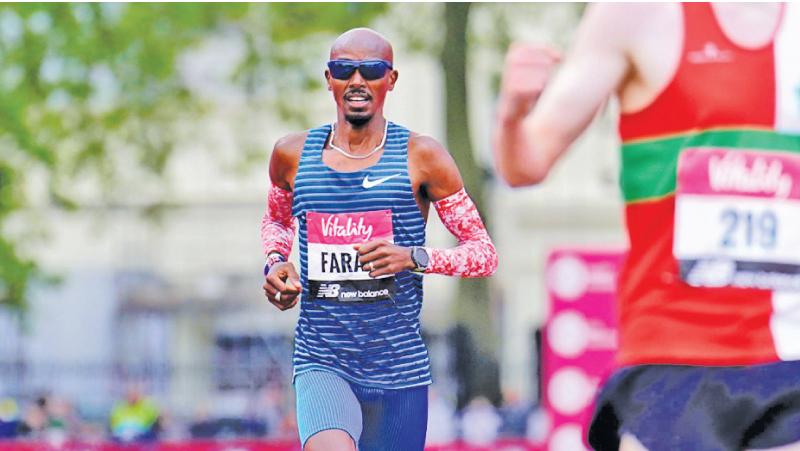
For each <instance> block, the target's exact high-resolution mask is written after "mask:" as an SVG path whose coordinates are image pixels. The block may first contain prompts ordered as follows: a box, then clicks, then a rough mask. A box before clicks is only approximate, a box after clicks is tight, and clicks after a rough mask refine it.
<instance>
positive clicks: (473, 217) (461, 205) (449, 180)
mask: <svg viewBox="0 0 800 451" xmlns="http://www.w3.org/2000/svg"><path fill="white" fill-rule="evenodd" d="M408 158H409V163H408V164H409V171H410V175H411V178H412V184H413V185H414V186H415V187H417V190H418V191H421V192H422V195H423V196H422V197H423V198H424V199H423V201H424V203H425V205H427V204H428V203H429V202H431V201H432V202H433V205H434V208H436V211H437V212H438V213H439V218H440V219H441V220H442V223H443V224H444V225H445V227H447V229H448V230H449V231H450V233H452V234H453V235H454V236H455V237H456V238H457V239H458V242H459V244H458V246H456V247H455V248H452V249H433V248H425V249H426V251H427V252H428V256H429V257H430V262H429V264H428V267H427V269H426V270H425V273H428V274H443V275H451V276H461V277H487V276H490V275H492V274H493V273H494V272H495V270H496V269H497V252H496V251H495V247H494V244H493V243H492V240H491V238H490V237H489V234H488V232H487V231H486V227H484V225H483V221H482V220H481V217H480V215H479V214H478V210H477V208H476V207H475V203H474V202H473V201H472V199H470V197H469V195H468V194H467V192H466V191H465V190H464V182H463V181H462V179H461V174H460V173H459V171H458V167H457V166H456V164H455V162H454V161H453V158H452V157H451V156H450V154H449V153H448V152H447V150H446V149H445V148H444V147H443V146H442V145H441V144H439V143H438V142H437V141H436V140H434V139H432V138H430V137H426V136H419V135H414V136H412V137H411V139H410V140H409V146H408ZM359 259H360V260H361V263H362V265H364V266H367V265H368V264H370V263H372V264H373V265H374V267H375V268H376V269H374V270H373V271H371V272H370V275H371V276H373V277H377V276H381V275H385V274H394V273H396V272H399V271H402V270H408V269H413V268H414V267H415V265H414V263H413V261H412V260H411V256H410V250H409V249H408V248H403V247H400V246H395V245H393V244H390V243H387V242H382V243H381V242H377V241H373V242H369V243H365V244H364V245H362V246H359Z"/></svg>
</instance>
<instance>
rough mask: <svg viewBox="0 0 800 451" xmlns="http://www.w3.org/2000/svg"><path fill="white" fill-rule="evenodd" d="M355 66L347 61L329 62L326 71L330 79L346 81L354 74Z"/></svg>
mask: <svg viewBox="0 0 800 451" xmlns="http://www.w3.org/2000/svg"><path fill="white" fill-rule="evenodd" d="M356 67H357V65H356V64H353V63H350V62H347V61H331V62H329V63H328V70H329V71H331V77H333V78H335V79H337V80H347V79H348V78H350V76H351V75H353V72H355V70H356Z"/></svg>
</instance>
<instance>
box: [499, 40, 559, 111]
mask: <svg viewBox="0 0 800 451" xmlns="http://www.w3.org/2000/svg"><path fill="white" fill-rule="evenodd" d="M560 59H561V56H560V55H559V53H558V52H556V51H555V50H553V49H551V48H549V47H545V46H543V45H536V44H524V43H520V42H515V43H513V44H511V47H509V49H508V53H507V54H506V61H505V66H504V67H503V80H502V85H501V87H500V114H501V115H503V116H504V117H505V118H510V119H521V118H522V117H524V116H525V115H526V114H528V112H529V111H530V110H531V108H533V105H534V104H535V103H536V101H537V100H538V99H539V96H540V95H541V94H542V91H543V90H544V87H545V85H546V84H547V80H548V79H549V78H550V74H551V73H552V72H553V69H554V68H555V66H556V64H558V62H559V60H560Z"/></svg>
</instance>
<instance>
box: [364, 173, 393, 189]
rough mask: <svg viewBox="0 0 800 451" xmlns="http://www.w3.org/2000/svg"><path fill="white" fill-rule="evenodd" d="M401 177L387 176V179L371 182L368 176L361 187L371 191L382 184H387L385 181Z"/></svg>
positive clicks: (382, 178)
mask: <svg viewBox="0 0 800 451" xmlns="http://www.w3.org/2000/svg"><path fill="white" fill-rule="evenodd" d="M399 175H400V174H392V175H387V176H386V177H381V178H379V179H375V180H370V179H369V176H368V175H367V176H365V177H364V182H363V183H362V184H361V186H363V187H364V189H370V188H372V187H375V186H378V185H380V184H381V183H383V182H385V181H387V180H389V179H393V178H395V177H397V176H399Z"/></svg>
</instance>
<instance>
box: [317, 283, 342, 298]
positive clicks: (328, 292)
mask: <svg viewBox="0 0 800 451" xmlns="http://www.w3.org/2000/svg"><path fill="white" fill-rule="evenodd" d="M341 287H342V286H341V285H339V284H338V283H321V284H319V290H318V291H317V296H318V297H321V298H338V297H339V289H340V288H341Z"/></svg>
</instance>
